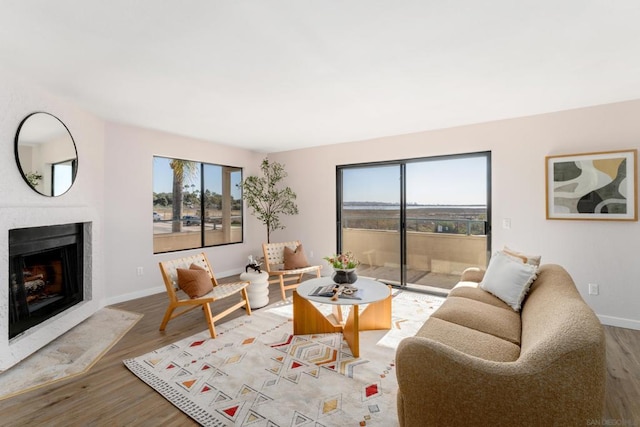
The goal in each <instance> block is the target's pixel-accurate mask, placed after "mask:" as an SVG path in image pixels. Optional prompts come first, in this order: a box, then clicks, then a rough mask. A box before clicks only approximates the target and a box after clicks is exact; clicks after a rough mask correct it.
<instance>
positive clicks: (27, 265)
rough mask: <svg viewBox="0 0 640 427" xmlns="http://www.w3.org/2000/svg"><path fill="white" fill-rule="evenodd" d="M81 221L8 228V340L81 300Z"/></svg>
mask: <svg viewBox="0 0 640 427" xmlns="http://www.w3.org/2000/svg"><path fill="white" fill-rule="evenodd" d="M82 242H83V224H64V225H54V226H46V227H31V228H19V229H14V230H9V339H11V338H13V337H15V336H17V335H19V334H21V333H23V332H24V331H26V330H27V329H29V328H32V327H34V326H36V325H38V324H40V323H42V322H44V321H46V320H47V319H49V318H50V317H53V316H55V315H56V314H58V313H61V312H62V311H64V310H67V309H68V308H70V307H72V306H74V305H75V304H77V303H79V302H81V301H82V300H83V283H82V278H83V253H82V252H83V244H82Z"/></svg>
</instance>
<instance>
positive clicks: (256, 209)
mask: <svg viewBox="0 0 640 427" xmlns="http://www.w3.org/2000/svg"><path fill="white" fill-rule="evenodd" d="M260 169H261V170H262V176H249V177H247V178H246V179H245V180H244V181H243V182H242V183H241V184H240V185H241V187H242V197H243V198H244V200H246V202H247V204H248V205H249V207H250V208H251V209H252V210H253V215H255V216H256V218H257V219H258V220H260V221H261V222H262V223H263V224H264V225H266V226H267V243H269V242H270V241H271V240H270V239H271V232H272V231H274V230H282V229H284V228H285V226H284V225H282V223H281V222H280V215H297V214H298V206H297V205H296V204H295V202H294V200H295V199H296V193H294V192H293V190H292V189H291V188H290V187H284V188H280V187H279V184H280V181H282V180H283V179H284V178H286V176H287V172H286V171H285V170H284V165H282V164H280V163H278V162H269V160H268V159H264V160H263V161H262V164H261V165H260Z"/></svg>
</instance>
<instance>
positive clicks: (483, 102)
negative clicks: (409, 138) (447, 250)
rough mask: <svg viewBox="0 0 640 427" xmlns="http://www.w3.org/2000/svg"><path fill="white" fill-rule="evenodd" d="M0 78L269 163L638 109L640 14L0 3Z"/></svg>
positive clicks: (276, 2) (614, 3)
mask: <svg viewBox="0 0 640 427" xmlns="http://www.w3.org/2000/svg"><path fill="white" fill-rule="evenodd" d="M0 65H1V66H2V67H3V68H4V69H6V70H8V71H9V72H11V73H15V74H17V75H20V76H23V77H25V78H26V79H28V80H29V81H31V82H35V83H36V84H38V85H40V86H43V87H45V88H46V89H48V90H50V91H51V92H53V93H54V94H57V95H59V96H63V97H65V98H68V99H70V100H72V101H73V102H75V103H76V104H78V105H80V106H82V107H83V108H86V109H87V110H89V111H92V112H94V113H95V114H97V115H98V116H100V117H103V118H105V119H107V120H111V121H116V122H123V123H129V124H134V125H138V126H142V127H147V128H153V129H159V130H163V131H168V132H172V133H176V134H181V135H188V136H193V137H197V138H202V139H205V140H210V141H215V142H220V143H224V144H230V145H235V146H241V147H246V148H249V149H254V150H258V151H263V152H276V151H283V150H289V149H295V148H301V147H309V146H315V145H323V144H332V143H337V142H345V141H353V140H361V139H367V138H374V137H381V136H387V135H396V134H403V133H410V132H417V131H423V130H429V129H436V128H443V127H450V126H457V125H463V124H470V123H477V122H483V121H489V120H496V119H503V118H509V117H518V116H524V115H531V114H538V113H544V112H550V111H558V110H564V109H570V108H576V107H582V106H589V105H597V104H604V103H609V102H616V101H623V100H629V99H638V98H640V1H638V0H629V1H627V0H602V1H590V0H553V1H550V0H518V1H514V0H499V1H496V0H487V1H477V0H457V1H456V0H447V1H444V0H315V1H312V0H287V1H284V0H235V1H232V0H228V1H221V0H182V1H178V0H173V1H169V0H135V1H134V0H108V1H107V0H56V1H50V0H0ZM639 119H640V118H639Z"/></svg>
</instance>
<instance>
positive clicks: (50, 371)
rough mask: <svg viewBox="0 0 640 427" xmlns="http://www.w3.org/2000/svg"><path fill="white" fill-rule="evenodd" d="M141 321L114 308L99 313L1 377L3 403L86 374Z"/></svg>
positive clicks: (127, 312) (0, 395) (133, 315)
mask: <svg viewBox="0 0 640 427" xmlns="http://www.w3.org/2000/svg"><path fill="white" fill-rule="evenodd" d="M141 318H142V314H139V313H132V312H130V311H125V310H119V309H115V308H109V307H105V308H103V309H101V310H99V311H98V312H96V313H95V314H93V315H92V316H91V317H89V318H88V319H87V320H85V321H84V322H82V323H80V324H79V325H77V326H76V327H74V328H72V329H70V330H69V331H68V332H66V333H65V334H63V335H61V336H60V337H58V338H56V339H55V340H53V341H52V342H50V343H49V344H47V345H46V346H44V347H42V348H41V349H40V350H38V351H36V352H35V353H33V354H32V355H31V356H29V357H28V358H26V359H25V360H23V361H21V362H20V363H18V364H16V365H15V366H13V367H11V368H10V369H8V370H7V371H5V372H3V373H1V374H0V400H3V399H6V398H9V397H12V396H15V395H17V394H20V393H25V392H27V391H30V390H33V389H35V388H38V387H42V386H45V385H48V384H51V383H54V382H56V381H61V380H65V379H68V378H71V377H74V376H76V375H80V374H83V373H85V372H87V371H88V370H89V369H91V367H92V366H93V365H94V364H95V363H96V362H97V361H98V360H100V358H101V357H102V355H104V354H105V353H106V352H107V351H109V349H110V348H111V347H113V346H114V345H115V344H116V343H117V342H118V341H120V338H122V337H123V336H124V335H125V334H126V333H127V332H128V331H129V329H131V328H132V327H133V326H134V325H135V324H136V323H137V322H138V320H140V319H141ZM105 325H108V327H105Z"/></svg>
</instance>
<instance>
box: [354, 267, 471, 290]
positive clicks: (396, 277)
mask: <svg viewBox="0 0 640 427" xmlns="http://www.w3.org/2000/svg"><path fill="white" fill-rule="evenodd" d="M358 275H360V276H365V277H371V278H374V279H379V280H389V281H393V282H399V281H400V267H398V266H372V265H368V264H360V265H359V266H358ZM459 281H460V275H459V274H443V273H432V272H429V271H424V270H413V269H407V283H408V284H410V285H416V286H418V287H419V286H424V287H432V288H438V289H443V290H450V289H452V288H453V287H454V286H455V285H456V283H458V282H459Z"/></svg>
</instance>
